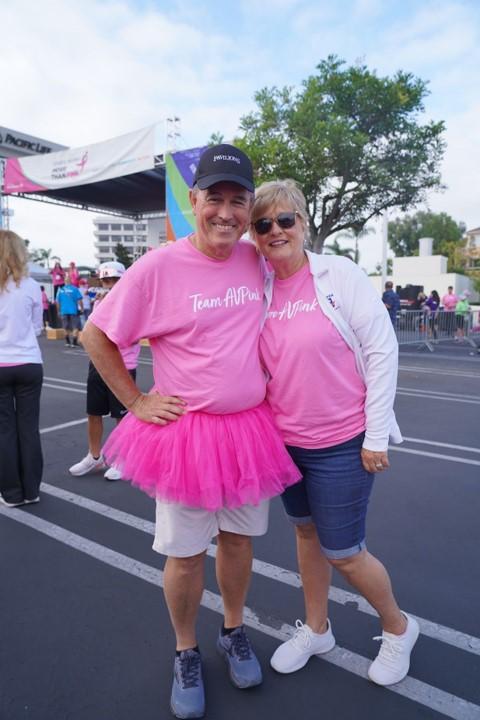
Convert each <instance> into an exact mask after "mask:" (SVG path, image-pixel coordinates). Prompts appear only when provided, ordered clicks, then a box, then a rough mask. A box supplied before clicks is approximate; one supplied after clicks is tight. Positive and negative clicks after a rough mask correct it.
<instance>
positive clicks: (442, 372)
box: [398, 365, 480, 380]
mask: <svg viewBox="0 0 480 720" xmlns="http://www.w3.org/2000/svg"><path fill="white" fill-rule="evenodd" d="M398 369H399V370H402V371H403V372H414V373H426V374H427V375H447V376H448V377H452V376H455V377H464V378H475V380H480V373H478V372H477V373H475V372H471V373H470V372H465V371H463V370H447V369H445V370H441V369H440V368H425V367H415V366H412V365H399V368H398Z"/></svg>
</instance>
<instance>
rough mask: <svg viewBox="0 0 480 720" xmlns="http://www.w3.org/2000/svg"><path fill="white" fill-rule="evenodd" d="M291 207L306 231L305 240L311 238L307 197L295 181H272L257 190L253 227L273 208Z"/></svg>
mask: <svg viewBox="0 0 480 720" xmlns="http://www.w3.org/2000/svg"><path fill="white" fill-rule="evenodd" d="M282 204H286V205H290V206H291V208H292V210H294V211H295V212H297V213H298V214H299V216H300V219H301V221H302V224H303V227H304V230H305V240H307V241H308V240H309V238H310V225H309V220H308V212H307V201H306V200H305V195H304V194H303V192H302V191H301V189H300V186H299V185H298V183H296V182H295V180H289V179H287V180H270V181H269V182H264V183H262V184H261V185H260V187H259V188H257V189H256V190H255V201H254V203H253V209H252V225H253V223H254V222H256V221H257V220H259V219H260V218H261V217H265V216H266V214H267V213H268V212H270V211H271V209H272V208H274V207H276V206H278V205H282ZM253 232H254V233H255V230H253Z"/></svg>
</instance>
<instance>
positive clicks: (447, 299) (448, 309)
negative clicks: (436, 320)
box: [442, 285, 458, 337]
mask: <svg viewBox="0 0 480 720" xmlns="http://www.w3.org/2000/svg"><path fill="white" fill-rule="evenodd" d="M457 302H458V295H456V294H455V293H454V292H453V287H452V285H449V286H448V288H447V292H446V293H445V295H444V296H443V297H442V305H443V310H444V313H445V314H444V316H443V327H444V330H445V331H446V332H447V335H451V336H452V337H453V335H454V332H455V308H456V306H457ZM447 313H448V314H447Z"/></svg>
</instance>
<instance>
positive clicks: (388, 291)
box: [382, 280, 400, 327]
mask: <svg viewBox="0 0 480 720" xmlns="http://www.w3.org/2000/svg"><path fill="white" fill-rule="evenodd" d="M382 302H383V304H384V305H385V307H386V308H387V310H388V314H389V315H390V320H391V321H392V325H393V327H396V324H397V312H398V311H399V310H400V296H399V295H398V293H396V292H395V290H394V289H393V283H392V282H391V281H390V280H388V281H387V282H386V283H385V292H384V293H383V295H382Z"/></svg>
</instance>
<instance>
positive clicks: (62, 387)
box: [42, 382, 87, 395]
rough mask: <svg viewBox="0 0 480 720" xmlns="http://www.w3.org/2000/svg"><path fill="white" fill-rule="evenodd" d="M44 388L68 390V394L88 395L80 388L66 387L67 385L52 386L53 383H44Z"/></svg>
mask: <svg viewBox="0 0 480 720" xmlns="http://www.w3.org/2000/svg"><path fill="white" fill-rule="evenodd" d="M42 387H48V388H55V390H67V392H74V393H81V394H82V395H86V394H87V391H86V390H80V388H72V387H65V385H52V384H51V383H46V382H44V383H43V385H42Z"/></svg>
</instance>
